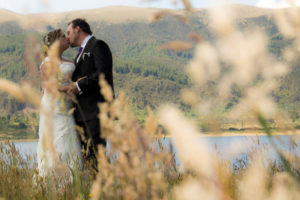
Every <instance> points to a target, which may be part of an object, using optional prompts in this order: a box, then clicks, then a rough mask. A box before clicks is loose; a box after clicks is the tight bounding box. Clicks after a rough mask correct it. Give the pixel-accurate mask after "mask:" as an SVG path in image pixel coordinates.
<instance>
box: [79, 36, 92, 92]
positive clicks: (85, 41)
mask: <svg viewBox="0 0 300 200" xmlns="http://www.w3.org/2000/svg"><path fill="white" fill-rule="evenodd" d="M91 37H92V36H91V35H88V36H86V37H85V38H84V40H83V42H82V43H81V45H80V47H82V51H81V53H80V55H79V56H78V58H77V60H76V62H78V61H79V59H80V57H81V56H82V53H83V51H84V48H85V46H86V44H87V43H88V41H89V40H90V39H91ZM76 86H77V89H78V91H79V95H81V94H82V91H81V89H80V87H79V85H78V82H77V81H76Z"/></svg>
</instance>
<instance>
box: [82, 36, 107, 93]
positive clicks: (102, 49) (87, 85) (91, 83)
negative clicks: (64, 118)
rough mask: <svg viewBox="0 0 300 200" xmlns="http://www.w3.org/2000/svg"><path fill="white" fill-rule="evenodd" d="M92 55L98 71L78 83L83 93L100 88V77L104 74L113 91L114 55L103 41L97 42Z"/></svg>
mask: <svg viewBox="0 0 300 200" xmlns="http://www.w3.org/2000/svg"><path fill="white" fill-rule="evenodd" d="M91 53H92V54H93V59H94V64H95V68H96V71H95V72H94V73H92V74H90V75H89V76H88V77H87V78H85V79H82V80H80V81H78V82H77V84H78V86H79V88H80V90H81V91H82V93H85V92H88V91H89V90H90V89H94V88H95V87H97V86H99V75H100V74H101V73H103V74H104V76H105V79H106V81H107V82H108V84H109V85H110V86H111V88H112V90H113V77H112V54H111V51H110V49H109V47H108V45H107V44H106V43H105V42H103V41H99V40H98V41H97V43H96V44H95V45H94V47H93V49H92V51H91Z"/></svg>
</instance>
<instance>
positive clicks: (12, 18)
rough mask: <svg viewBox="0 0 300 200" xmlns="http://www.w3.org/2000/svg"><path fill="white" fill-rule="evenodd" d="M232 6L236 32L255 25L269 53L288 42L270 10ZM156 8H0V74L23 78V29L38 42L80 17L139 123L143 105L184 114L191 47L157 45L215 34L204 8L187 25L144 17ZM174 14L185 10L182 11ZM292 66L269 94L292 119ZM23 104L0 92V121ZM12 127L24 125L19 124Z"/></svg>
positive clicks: (295, 110)
mask: <svg viewBox="0 0 300 200" xmlns="http://www.w3.org/2000/svg"><path fill="white" fill-rule="evenodd" d="M232 9H233V10H234V11H235V12H236V14H237V16H238V17H237V25H238V27H239V28H240V29H241V30H246V29H248V28H250V27H253V26H254V27H259V28H260V29H262V30H263V31H265V32H266V33H267V34H268V36H269V38H270V41H271V43H270V46H269V50H270V52H272V53H273V54H274V55H276V56H281V52H282V49H283V48H284V47H285V46H287V45H289V41H285V40H283V39H282V37H281V36H280V33H279V32H278V28H277V27H276V25H275V23H274V18H273V15H272V12H274V10H270V9H259V8H255V7H251V6H242V5H233V6H232ZM159 11H161V10H159V9H147V8H132V7H107V8H100V9H93V10H87V11H74V12H66V13H46V14H34V15H19V14H16V13H12V12H9V11H6V10H0V19H1V20H0V78H7V79H10V80H13V81H15V82H19V81H20V80H21V79H23V78H28V70H27V69H26V66H25V62H24V53H25V44H24V41H25V42H26V41H27V40H28V33H31V35H32V34H33V35H34V36H35V37H36V38H37V40H38V41H40V40H41V34H42V33H44V32H46V31H45V30H47V29H48V30H49V29H53V28H54V27H55V28H58V27H60V28H62V29H63V30H65V29H66V26H67V22H68V21H70V20H71V19H73V18H75V17H84V18H86V19H87V20H88V21H89V22H90V24H91V27H92V30H93V32H94V35H95V36H96V37H97V38H100V39H103V40H104V41H106V42H107V43H108V44H109V46H110V47H111V50H112V52H113V56H114V82H115V91H116V93H117V94H118V93H119V92H120V91H121V90H123V91H125V93H126V95H127V96H128V97H129V99H130V102H131V105H132V109H133V110H134V112H135V113H136V114H137V116H138V118H139V119H140V120H141V121H142V120H143V118H144V114H145V107H146V106H150V107H152V108H153V109H155V108H157V107H158V106H159V105H160V104H161V103H162V102H172V103H175V104H177V105H178V106H180V107H181V108H182V109H183V110H185V111H186V112H188V111H189V110H188V108H187V107H186V106H185V105H184V104H183V103H182V102H181V100H180V90H181V89H182V88H184V87H188V85H189V79H188V77H187V76H186V74H185V72H184V69H185V66H186V64H187V63H188V62H189V60H191V58H192V57H193V49H191V50H188V51H181V52H180V51H179V52H174V51H162V50H160V49H159V48H158V46H160V45H161V44H165V43H167V42H169V41H171V40H183V41H190V39H189V37H188V34H189V33H190V32H196V33H198V34H199V35H201V36H202V37H203V39H205V40H208V41H213V40H214V35H213V34H212V33H211V32H210V30H209V28H208V26H209V23H208V22H209V20H208V10H207V9H198V10H196V11H195V12H194V13H193V14H192V15H189V21H188V23H182V22H180V21H178V20H177V19H175V18H172V17H165V18H164V19H163V20H160V21H158V22H155V23H154V22H151V21H149V18H151V16H152V15H153V14H155V13H156V12H159ZM175 12H176V14H184V11H175ZM275 12H285V10H284V9H283V10H277V11H275ZM41 31H42V32H41ZM75 54H76V50H75V49H69V50H68V51H67V52H66V54H65V56H67V57H70V58H72V57H75ZM295 65H296V67H295V70H294V72H293V73H291V74H290V75H289V76H287V77H284V78H282V81H281V83H282V86H281V87H279V88H278V90H276V91H274V97H275V98H276V101H277V102H278V103H279V105H280V106H281V107H282V108H283V109H286V110H288V111H290V113H291V114H292V115H293V116H294V118H295V119H296V120H297V119H299V115H300V114H299V113H300V108H299V106H298V105H300V104H299V102H300V100H299V99H300V97H299V96H300V93H299V91H300V90H299V88H300V84H297V83H298V82H297V80H298V78H297V77H299V76H300V74H299V65H297V63H296V64H295ZM37 68H38V66H37ZM289 83H293V84H289ZM287 105H288V108H287ZM24 107H25V105H22V104H19V103H17V102H16V101H15V100H14V99H12V98H10V97H8V96H7V95H6V94H3V93H1V92H0V111H1V113H2V117H3V119H4V118H5V119H6V120H2V122H3V123H4V124H8V123H7V120H8V121H12V120H20V118H17V117H14V116H15V115H16V114H17V113H19V111H21V110H22V109H24ZM7 116H10V117H9V118H10V119H8V118H7ZM0 117H1V115H0ZM25 124H26V123H25ZM1 126H2V127H5V126H4V125H1V123H0V128H1ZM12 126H17V127H18V126H24V123H23V124H17V125H16V124H15V125H12ZM0 133H1V130H0Z"/></svg>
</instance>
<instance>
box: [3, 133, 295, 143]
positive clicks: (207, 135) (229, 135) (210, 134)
mask: <svg viewBox="0 0 300 200" xmlns="http://www.w3.org/2000/svg"><path fill="white" fill-rule="evenodd" d="M272 135H273V136H284V135H287V136H288V135H296V134H295V132H288V133H282V132H277V133H272ZM297 135H298V134H297ZM240 136H245V137H251V136H252V137H253V136H267V134H266V133H263V132H256V133H252V132H244V133H241V132H224V133H209V134H205V133H203V134H202V135H199V137H240ZM170 137H171V136H169V135H166V136H165V138H170ZM7 141H8V142H38V139H10V140H9V139H6V140H3V139H0V143H4V142H7Z"/></svg>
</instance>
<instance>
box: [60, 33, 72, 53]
mask: <svg viewBox="0 0 300 200" xmlns="http://www.w3.org/2000/svg"><path fill="white" fill-rule="evenodd" d="M59 44H60V49H61V51H62V52H63V51H64V50H66V49H67V48H69V46H70V40H69V39H68V38H67V37H66V35H65V33H64V32H63V31H61V32H60V37H59Z"/></svg>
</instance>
